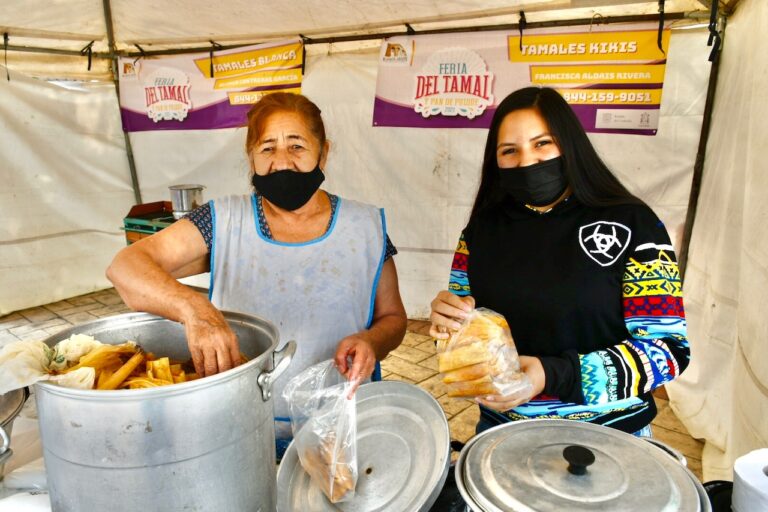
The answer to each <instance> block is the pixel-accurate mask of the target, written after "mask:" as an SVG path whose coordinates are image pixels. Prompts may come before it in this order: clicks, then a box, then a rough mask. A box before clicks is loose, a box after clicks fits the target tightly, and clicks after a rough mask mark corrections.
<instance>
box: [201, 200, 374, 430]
mask: <svg viewBox="0 0 768 512" xmlns="http://www.w3.org/2000/svg"><path fill="white" fill-rule="evenodd" d="M255 201H256V196H253V195H251V196H229V197H225V198H222V199H217V200H215V201H214V202H213V208H212V213H213V219H214V221H213V225H214V233H213V247H212V253H211V289H210V292H209V293H210V298H211V302H213V304H214V305H215V306H216V307H217V308H219V309H222V310H227V311H239V312H242V313H247V314H251V315H257V316H260V317H262V318H265V319H267V320H269V321H270V322H272V323H274V324H275V325H276V326H277V329H278V331H279V333H280V346H279V347H278V349H279V348H282V346H283V345H285V343H286V342H287V341H289V340H295V341H296V345H297V348H296V355H295V357H294V358H293V361H292V362H291V364H290V366H289V368H288V370H287V371H286V372H285V373H283V375H281V376H280V378H278V380H277V381H276V382H275V385H274V387H273V390H274V391H273V395H272V396H273V400H274V405H275V432H276V435H277V438H278V439H281V438H290V437H291V430H290V423H289V421H290V418H289V412H288V407H287V404H286V403H285V399H284V398H283V396H282V391H283V387H284V386H285V384H286V382H288V381H289V380H290V379H291V377H293V376H294V375H296V374H298V373H299V372H301V371H302V370H304V369H306V368H307V367H308V366H311V365H313V364H315V363H318V362H320V361H323V360H326V359H331V358H333V356H334V354H335V352H336V346H337V344H338V343H339V341H341V340H342V339H343V338H344V337H346V336H349V335H350V334H354V333H356V332H358V331H361V330H363V329H366V328H368V327H370V324H371V321H372V320H373V306H374V299H375V296H376V286H377V284H378V280H379V276H380V275H381V268H382V266H383V263H384V249H385V243H384V241H385V239H386V221H385V218H384V211H383V210H380V209H378V208H376V207H373V206H370V205H367V204H363V203H358V202H356V201H349V200H346V199H341V198H339V203H338V206H337V207H336V211H335V213H334V218H333V219H332V221H331V225H330V228H329V229H328V231H327V232H326V233H325V234H324V235H323V236H321V237H320V238H316V239H314V240H311V241H309V242H302V243H287V242H278V241H275V240H269V239H267V238H265V237H264V235H263V234H262V232H261V229H260V226H259V219H258V215H257V214H256V211H257V210H256V205H255ZM254 392H255V391H254Z"/></svg>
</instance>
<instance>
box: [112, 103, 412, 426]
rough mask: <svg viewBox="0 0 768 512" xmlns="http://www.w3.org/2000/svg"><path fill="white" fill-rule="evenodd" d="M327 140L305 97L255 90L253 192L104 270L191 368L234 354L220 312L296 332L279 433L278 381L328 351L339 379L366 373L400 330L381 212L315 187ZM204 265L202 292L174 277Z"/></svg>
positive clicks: (250, 142) (208, 367)
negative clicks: (169, 336)
mask: <svg viewBox="0 0 768 512" xmlns="http://www.w3.org/2000/svg"><path fill="white" fill-rule="evenodd" d="M329 147H330V143H329V141H328V140H326V138H325V128H324V125H323V120H322V118H321V116H320V109H318V107H317V106H316V105H315V104H314V103H312V102H311V101H309V100H308V99H307V98H305V97H304V96H301V95H295V94H287V93H274V94H270V95H267V96H265V97H264V98H263V99H261V100H260V101H259V102H258V103H257V104H256V105H254V107H253V108H252V109H251V111H250V112H249V115H248V135H247V139H246V148H245V149H246V152H247V154H248V157H249V160H250V164H251V170H252V174H251V181H252V184H253V187H254V189H255V193H253V194H249V195H243V196H231V197H226V198H223V199H218V200H215V201H211V202H210V203H208V204H206V205H204V206H202V207H201V208H199V209H198V210H196V211H194V212H193V213H192V214H190V215H189V217H188V218H185V219H181V220H179V221H178V222H176V223H174V224H173V225H172V226H170V227H168V228H167V229H164V230H163V231H161V232H160V233H157V234H156V235H153V236H151V237H148V238H146V239H143V240H141V241H139V242H137V243H135V244H133V245H131V246H128V247H126V248H124V249H123V250H121V251H120V252H119V253H118V254H117V256H116V257H115V259H114V261H113V262H112V264H111V265H110V267H109V269H108V270H107V276H108V278H109V279H110V280H111V281H112V282H113V283H114V284H115V287H116V288H117V290H118V292H119V293H120V295H121V296H122V297H123V299H124V300H125V302H126V304H128V305H129V306H130V307H132V308H133V309H136V310H142V311H148V312H150V313H155V314H158V315H161V316H164V317H166V318H169V319H171V320H176V321H178V322H181V323H182V324H184V328H185V331H186V335H187V341H188V344H189V350H190V353H191V355H192V359H193V361H194V364H195V369H196V371H197V372H198V373H199V374H201V375H212V374H215V373H217V372H221V371H225V370H228V369H230V368H232V367H233V366H234V365H236V364H237V361H238V360H239V350H238V343H237V339H236V337H235V335H234V333H233V332H232V330H231V329H230V328H229V326H228V325H227V322H226V321H225V320H224V317H223V316H222V314H221V312H220V311H219V309H222V310H233V311H241V312H245V313H249V314H254V315H258V316H260V317H263V318H265V319H268V320H270V321H271V322H273V323H274V324H275V325H276V326H277V328H278V329H279V331H280V337H281V339H282V340H284V341H285V340H296V343H297V350H296V355H295V357H294V360H293V362H292V363H291V365H290V367H289V369H288V370H287V371H286V373H285V374H284V375H283V376H281V377H280V378H279V379H278V381H277V382H276V383H275V393H274V396H275V409H276V420H277V422H278V423H277V424H276V427H277V432H278V438H281V437H288V436H289V431H290V429H289V428H287V427H288V425H287V423H286V421H287V419H288V418H287V416H288V411H287V407H286V404H285V403H284V401H283V399H282V396H281V389H282V387H283V386H284V384H285V383H286V382H287V380H289V379H290V377H291V376H292V375H295V374H296V373H298V372H300V371H301V370H303V369H305V368H306V367H308V366H310V365H312V364H314V363H316V362H319V361H321V360H324V359H329V358H334V359H335V361H336V363H337V366H338V368H339V371H340V372H341V373H343V374H344V375H345V376H346V377H347V378H348V379H350V380H353V381H360V380H363V379H366V378H368V377H369V376H370V375H371V374H372V372H373V371H374V366H375V364H376V361H377V360H381V359H383V358H384V357H385V356H386V355H387V354H388V353H389V351H390V350H392V349H394V348H395V347H397V346H398V345H399V343H400V342H401V341H402V338H403V335H404V333H405V324H406V316H405V310H404V308H403V304H402V302H401V299H400V293H399V290H398V285H397V272H396V270H395V263H394V261H393V260H392V255H394V254H395V253H396V252H397V251H396V250H395V249H394V247H393V246H392V245H391V243H390V241H389V238H388V237H387V234H386V223H385V220H384V213H383V211H381V210H379V209H378V208H375V207H373V206H369V205H366V204H362V203H358V202H355V201H350V200H347V199H342V198H340V197H338V196H335V195H332V194H330V193H328V192H325V191H324V190H321V189H320V184H321V183H322V182H323V179H324V172H323V168H324V167H325V163H326V159H327V158H328V150H329ZM208 270H210V271H211V274H212V279H211V290H210V300H208V299H206V298H205V297H203V296H202V295H201V294H199V293H197V292H195V291H194V290H192V289H190V288H188V287H186V286H183V285H181V284H179V283H178V281H176V279H177V278H180V277H184V276H189V275H193V274H198V273H201V272H205V271H208Z"/></svg>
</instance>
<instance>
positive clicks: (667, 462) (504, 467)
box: [457, 420, 701, 512]
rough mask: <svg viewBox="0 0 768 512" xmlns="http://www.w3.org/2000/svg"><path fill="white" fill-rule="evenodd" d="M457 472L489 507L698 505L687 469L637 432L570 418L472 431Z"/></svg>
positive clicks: (475, 499)
mask: <svg viewBox="0 0 768 512" xmlns="http://www.w3.org/2000/svg"><path fill="white" fill-rule="evenodd" d="M459 466H460V471H461V473H462V474H461V475H457V479H459V478H460V479H462V480H463V481H462V484H463V485H462V486H461V487H460V488H463V489H464V490H465V491H466V493H467V494H468V495H469V496H465V499H467V498H469V500H470V501H471V502H470V505H474V507H476V509H478V510H482V511H487V512H491V511H493V512H506V511H523V510H524V511H532V510H536V511H562V510H568V511H579V510H595V509H599V510H647V511H670V512H671V511H678V510H679V511H699V510H701V502H700V496H699V493H698V492H697V488H696V485H695V483H694V482H693V480H692V479H691V476H690V475H689V472H688V470H687V469H685V468H684V467H683V466H681V465H680V464H679V463H678V462H677V461H676V460H675V459H673V458H672V457H670V456H669V455H668V454H666V453H665V452H663V451H662V450H660V449H658V448H657V447H655V446H653V445H651V444H650V443H647V442H645V441H643V440H642V439H640V438H637V437H635V436H632V435H630V434H626V433H624V432H620V431H618V430H615V429H611V428H608V427H603V426H600V425H593V424H589V423H582V422H576V421H571V420H529V421H518V422H512V423H508V424H505V425H500V426H498V427H494V428H492V429H490V430H487V431H486V432H483V433H482V434H480V435H478V436H476V437H475V438H474V439H473V440H472V441H471V442H470V443H469V444H467V446H465V448H464V450H463V452H462V454H461V464H460V465H457V472H458V471H459Z"/></svg>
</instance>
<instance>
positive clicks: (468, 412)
mask: <svg viewBox="0 0 768 512" xmlns="http://www.w3.org/2000/svg"><path fill="white" fill-rule="evenodd" d="M126 311H130V310H129V308H128V307H127V306H126V305H125V304H123V301H122V300H121V299H120V296H119V295H118V294H117V292H116V291H115V290H114V289H108V290H103V291H99V292H95V293H90V294H87V295H81V296H79V297H73V298H71V299H67V300H63V301H60V302H55V303H53V304H46V305H44V306H40V307H36V308H30V309H25V310H22V311H17V312H15V313H11V314H10V315H6V316H4V317H0V347H2V346H3V345H4V344H5V343H7V342H9V341H13V340H35V339H44V338H47V337H48V336H50V335H52V334H56V333H57V332H59V331H62V330H64V329H66V328H67V327H69V326H71V325H76V324H80V323H84V322H87V321H90V320H94V319H96V318H99V317H104V316H110V315H115V314H118V313H123V312H126ZM428 330H429V324H428V323H427V322H423V321H419V320H409V322H408V332H407V333H406V335H405V338H404V339H403V343H402V345H400V347H399V348H398V349H397V350H395V351H393V352H392V353H391V354H390V355H389V357H387V358H386V359H385V360H384V361H382V363H381V368H382V375H383V376H384V379H386V380H401V381H405V382H410V383H412V384H416V385H418V386H419V387H421V388H423V389H425V390H426V391H428V392H429V393H430V394H431V395H432V396H434V397H435V399H437V401H438V402H439V403H440V405H441V406H442V407H443V410H444V411H445V414H446V416H447V418H448V424H449V426H450V429H451V438H452V439H455V440H458V441H462V442H465V441H467V440H468V439H469V438H470V437H472V435H473V433H474V428H475V423H476V422H477V419H478V416H479V411H478V408H477V405H475V404H474V402H471V401H469V400H461V399H455V398H448V396H447V395H446V393H447V390H446V388H445V385H444V384H443V383H442V382H441V381H440V378H439V376H438V373H437V356H436V354H435V346H434V343H433V341H432V338H430V337H429V335H428ZM656 395H657V396H656V405H657V407H658V409H659V414H658V416H657V417H656V419H655V420H654V421H653V423H652V425H651V427H652V430H653V435H654V437H655V438H656V439H658V440H660V441H661V442H663V443H666V444H667V445H669V446H671V447H673V448H675V449H677V450H678V451H680V452H681V453H682V454H683V455H685V457H686V458H687V460H688V467H689V468H690V469H691V470H692V471H693V473H694V474H695V475H696V476H698V477H699V479H701V476H702V475H701V450H702V446H703V444H702V443H701V442H700V441H697V440H695V439H693V438H691V436H690V435H689V434H688V432H687V431H686V429H685V427H684V426H683V425H682V424H681V423H680V422H679V421H678V419H677V418H676V417H675V414H674V413H673V412H672V409H671V408H670V407H669V404H668V403H667V400H666V399H665V394H664V393H663V391H662V392H659V393H656Z"/></svg>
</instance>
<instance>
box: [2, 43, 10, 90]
mask: <svg viewBox="0 0 768 512" xmlns="http://www.w3.org/2000/svg"><path fill="white" fill-rule="evenodd" d="M3 47H4V48H5V78H7V79H8V81H9V82H10V81H11V73H10V71H8V32H3Z"/></svg>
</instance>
